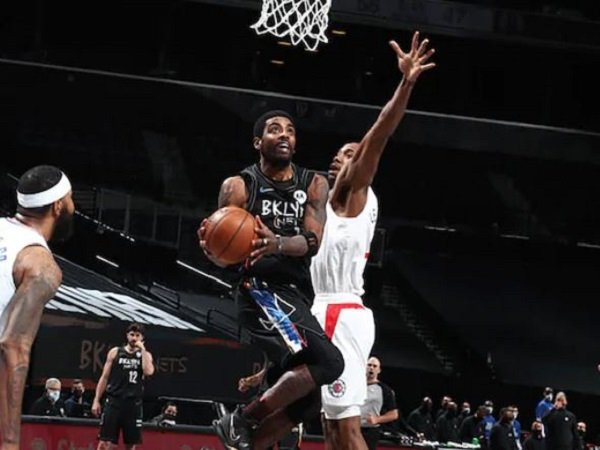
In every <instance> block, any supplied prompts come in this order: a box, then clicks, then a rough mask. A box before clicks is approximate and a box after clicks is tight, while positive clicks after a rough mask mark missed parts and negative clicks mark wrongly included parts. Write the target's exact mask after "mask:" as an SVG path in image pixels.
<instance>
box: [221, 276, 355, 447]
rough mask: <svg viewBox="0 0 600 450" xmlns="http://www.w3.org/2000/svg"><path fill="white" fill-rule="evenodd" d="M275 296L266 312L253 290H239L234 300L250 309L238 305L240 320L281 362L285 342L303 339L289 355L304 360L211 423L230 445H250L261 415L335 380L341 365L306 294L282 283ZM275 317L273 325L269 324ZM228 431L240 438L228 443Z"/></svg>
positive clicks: (288, 344) (285, 352)
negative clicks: (283, 287) (311, 310)
mask: <svg viewBox="0 0 600 450" xmlns="http://www.w3.org/2000/svg"><path fill="white" fill-rule="evenodd" d="M260 295H262V296H264V297H266V298H267V302H268V301H269V295H270V296H271V299H273V298H275V296H274V295H273V294H272V293H270V292H267V291H266V290H262V291H261V292H260ZM276 300H277V301H276V302H272V301H271V302H270V304H271V306H270V307H271V312H270V313H267V312H265V308H264V307H261V306H258V305H259V304H260V302H261V299H260V298H257V295H256V293H254V294H252V295H251V294H250V292H247V291H246V292H242V295H241V297H240V299H239V300H238V303H239V304H242V305H244V304H245V305H246V306H248V305H249V306H250V310H249V311H243V310H242V313H244V312H245V314H240V320H241V322H242V323H243V324H244V327H245V328H246V329H247V330H248V331H249V333H250V334H251V336H252V337H253V341H254V343H255V344H257V345H259V346H260V347H261V348H262V349H263V350H264V351H265V352H266V353H267V355H268V356H269V359H270V360H272V361H282V360H283V359H285V355H289V354H290V350H289V347H291V346H293V344H294V343H298V342H302V349H301V350H300V351H299V352H298V353H296V354H295V355H294V356H293V357H292V358H291V360H302V361H304V362H303V363H301V364H298V365H293V367H292V368H291V369H290V370H287V371H286V372H284V373H283V374H282V376H281V377H280V378H279V379H278V380H277V381H276V382H275V384H274V385H273V386H272V387H271V388H269V389H268V390H267V391H266V392H265V393H264V394H263V395H261V396H260V397H259V398H257V399H256V400H254V401H253V402H251V403H250V404H249V405H247V406H246V407H245V408H244V409H243V410H242V411H239V410H238V411H236V412H234V413H233V414H232V415H228V416H225V417H224V418H222V419H221V420H219V421H216V422H215V423H214V425H215V430H216V432H217V434H218V435H219V437H220V438H221V440H223V442H224V444H225V445H228V446H231V447H234V446H235V445H237V446H238V447H239V448H240V449H243V448H251V443H250V442H251V440H252V437H251V435H252V430H253V429H255V428H256V427H257V426H258V424H260V423H261V422H262V421H263V420H264V419H265V418H266V417H268V416H269V415H270V414H272V413H273V412H275V411H277V410H279V409H283V408H285V407H286V406H288V405H291V404H293V403H294V402H296V401H297V400H300V399H302V398H303V397H305V396H307V395H308V394H310V393H311V392H312V391H314V390H316V388H317V387H318V386H320V385H322V384H326V383H329V382H331V381H333V380H335V378H336V377H337V376H339V374H340V373H341V372H342V370H343V358H342V356H341V354H340V353H339V351H338V350H337V349H336V348H335V347H334V346H333V344H331V342H329V340H328V339H327V337H326V336H325V334H324V332H323V330H322V329H321V327H320V325H319V324H318V323H317V321H316V320H315V319H314V317H313V316H312V314H311V313H310V311H309V309H308V306H307V305H308V301H307V300H306V298H304V297H303V296H302V294H301V293H300V292H299V291H298V290H297V289H293V288H286V289H283V290H278V291H277V297H276ZM242 302H244V303H242ZM273 304H275V307H276V308H273ZM275 322H277V324H278V327H274V326H272V324H273V323H275ZM267 338H268V339H267ZM266 342H276V343H277V346H278V350H279V356H276V355H275V353H276V352H275V351H273V349H272V348H268V347H269V345H266V344H265V343H266ZM261 344H262V345H261ZM271 347H272V346H271ZM275 358H276V359H275ZM231 436H240V439H238V440H237V441H236V442H233V440H232V439H231ZM242 441H243V442H242ZM245 442H248V443H247V444H246V443H245Z"/></svg>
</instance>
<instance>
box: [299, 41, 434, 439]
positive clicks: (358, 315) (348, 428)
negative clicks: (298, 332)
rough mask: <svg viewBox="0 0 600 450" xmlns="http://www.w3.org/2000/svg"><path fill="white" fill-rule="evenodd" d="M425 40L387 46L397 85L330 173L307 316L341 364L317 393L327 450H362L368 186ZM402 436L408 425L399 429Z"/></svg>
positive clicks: (368, 330) (424, 56)
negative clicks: (313, 319) (399, 75)
mask: <svg viewBox="0 0 600 450" xmlns="http://www.w3.org/2000/svg"><path fill="white" fill-rule="evenodd" d="M428 42H429V41H428V40H427V39H425V40H423V41H422V42H419V33H418V32H416V33H414V35H413V39H412V45H411V48H410V50H409V51H408V52H407V53H404V52H403V51H402V49H401V48H400V46H399V45H398V44H397V43H396V42H395V41H391V42H390V46H391V47H392V49H393V50H394V56H395V57H396V61H397V64H398V71H399V72H400V73H402V79H401V81H400V82H399V83H398V87H397V88H396V90H395V92H394V95H393V96H392V98H391V99H390V100H389V101H388V102H387V103H386V105H385V106H384V107H383V109H382V110H381V113H380V114H379V116H378V117H377V120H376V121H375V122H374V124H373V125H372V126H371V128H370V129H369V130H368V131H367V132H366V133H365V135H364V136H363V138H362V139H361V140H360V142H349V143H346V144H344V145H343V146H342V147H341V148H340V149H339V150H338V151H337V152H336V154H335V156H334V158H333V161H332V163H331V165H330V167H329V173H328V176H329V180H330V182H332V183H333V185H332V189H331V192H330V194H329V201H328V202H327V206H326V210H327V222H326V223H325V231H324V232H323V239H322V243H321V248H320V249H319V253H317V255H316V256H315V257H314V258H313V260H312V263H311V275H312V282H313V287H314V289H315V294H316V296H315V302H314V305H313V307H312V312H313V314H314V315H315V317H316V318H317V319H318V320H319V323H320V324H321V326H322V327H323V329H324V330H325V334H327V336H328V337H329V338H330V339H331V340H332V342H333V343H334V344H335V345H336V347H337V348H339V349H340V351H341V352H342V355H343V357H344V366H345V367H344V372H343V373H342V375H341V376H340V377H339V378H338V379H337V380H335V382H334V383H332V384H330V385H329V386H323V388H322V389H321V394H322V400H323V417H324V430H325V442H326V447H327V448H331V449H356V450H360V449H366V443H365V442H364V440H363V438H362V436H361V432H360V406H361V404H362V403H363V402H364V401H365V398H366V396H367V383H366V382H365V378H364V373H365V370H366V366H367V359H368V357H369V354H370V353H371V348H372V346H373V342H374V340H375V322H374V319H373V312H372V311H371V310H370V309H369V308H368V307H366V306H365V305H364V304H363V300H362V295H363V294H364V292H365V291H364V286H363V285H364V280H363V273H364V270H365V266H366V264H367V260H368V257H369V251H370V247H371V241H372V240H373V235H374V233H375V227H376V223H377V216H378V209H379V208H378V201H377V196H376V195H375V193H374V191H373V189H372V187H371V185H372V183H373V180H374V178H375V175H376V173H377V170H378V168H379V161H380V158H381V156H382V154H383V151H384V150H385V148H386V146H387V142H388V140H389V139H390V137H391V136H392V134H393V133H394V131H395V130H396V128H397V127H398V125H399V124H400V122H401V121H402V118H403V117H404V113H405V112H406V106H407V104H408V100H409V98H410V96H411V93H412V90H413V87H414V85H415V83H416V82H417V80H418V78H419V76H420V75H421V73H423V72H424V71H426V70H428V69H431V68H433V67H434V66H435V64H433V63H428V64H427V60H428V59H429V58H430V57H431V55H433V53H434V50H433V49H431V50H428V49H427V44H428ZM401 424H402V426H403V427H404V428H405V430H406V431H409V432H411V431H410V430H409V429H407V425H406V423H405V422H404V421H402V422H401Z"/></svg>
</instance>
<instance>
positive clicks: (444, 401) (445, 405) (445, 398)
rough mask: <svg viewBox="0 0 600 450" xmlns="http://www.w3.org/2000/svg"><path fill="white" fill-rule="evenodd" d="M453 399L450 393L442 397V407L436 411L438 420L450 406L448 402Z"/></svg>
mask: <svg viewBox="0 0 600 450" xmlns="http://www.w3.org/2000/svg"><path fill="white" fill-rule="evenodd" d="M451 401H452V397H450V396H448V395H444V396H443V397H442V400H441V401H440V409H438V410H437V412H436V413H435V420H436V422H437V420H438V419H439V418H440V416H441V415H442V414H444V413H445V412H446V409H447V408H448V403H450V402H451Z"/></svg>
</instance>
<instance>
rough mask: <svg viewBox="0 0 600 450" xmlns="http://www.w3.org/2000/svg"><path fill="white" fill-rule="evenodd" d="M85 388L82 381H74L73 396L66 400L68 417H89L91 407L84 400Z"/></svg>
mask: <svg viewBox="0 0 600 450" xmlns="http://www.w3.org/2000/svg"><path fill="white" fill-rule="evenodd" d="M84 392H85V387H84V386H83V381H81V380H80V379H75V380H73V385H72V386H71V396H70V397H69V398H68V399H67V400H65V412H66V414H67V417H89V415H90V409H91V405H90V404H89V403H88V402H86V401H85V400H84V398H83V394H84Z"/></svg>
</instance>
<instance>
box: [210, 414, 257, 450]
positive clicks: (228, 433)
mask: <svg viewBox="0 0 600 450" xmlns="http://www.w3.org/2000/svg"><path fill="white" fill-rule="evenodd" d="M213 427H214V429H215V431H216V433H217V435H218V436H219V438H220V439H221V442H222V443H223V445H224V446H225V448H226V449H227V450H252V448H253V447H252V429H253V427H252V425H251V424H250V423H249V422H248V421H247V420H246V419H244V418H243V417H242V414H241V410H240V408H239V407H238V408H237V409H236V410H235V411H234V412H232V413H227V414H225V415H224V416H223V417H221V418H220V419H219V420H214V421H213Z"/></svg>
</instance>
